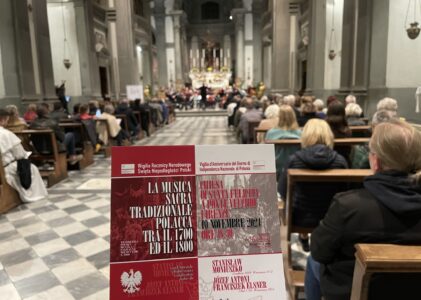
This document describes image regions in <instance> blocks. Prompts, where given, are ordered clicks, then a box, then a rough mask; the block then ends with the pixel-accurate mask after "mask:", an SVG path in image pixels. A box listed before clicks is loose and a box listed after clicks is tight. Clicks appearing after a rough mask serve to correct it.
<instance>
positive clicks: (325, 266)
mask: <svg viewBox="0 0 421 300" xmlns="http://www.w3.org/2000/svg"><path fill="white" fill-rule="evenodd" d="M357 243H391V244H417V245H421V188H420V187H415V186H413V185H412V183H411V182H410V181H409V180H408V177H407V174H404V173H398V172H393V171H392V172H391V171H389V172H383V173H378V174H376V175H374V176H369V177H367V178H366V179H365V180H364V189H358V190H352V191H348V192H345V193H340V194H338V195H336V196H335V197H334V200H333V202H332V205H331V207H330V208H329V211H328V212H327V214H326V216H325V218H324V219H323V220H322V221H321V222H320V225H319V227H317V228H316V229H315V230H314V231H313V234H312V236H311V254H312V256H313V258H314V259H315V260H316V261H318V262H320V263H321V264H322V266H321V288H322V293H323V294H324V296H325V297H326V299H329V300H330V299H335V300H341V299H349V298H350V293H351V287H352V278H353V272H354V263H355V257H354V253H355V248H354V245H355V244H357ZM403 278H404V277H402V276H398V277H397V278H395V282H396V280H402V279H403ZM392 286H393V287H394V288H395V290H396V289H397V290H399V291H401V290H400V289H399V288H396V287H397V286H399V285H398V283H397V282H396V285H395V284H393V285H392ZM416 288H417V289H418V294H417V296H419V295H420V292H421V291H420V286H419V285H417V286H416ZM385 290H386V289H385V288H384V287H383V288H382V289H381V291H383V292H384V291H385ZM392 292H393V291H392ZM386 293H387V292H386ZM389 293H390V292H389ZM414 297H415V294H414ZM398 298H400V299H409V298H405V297H402V298H401V297H398ZM375 299H391V296H390V294H389V295H383V296H377V297H375ZM394 299H397V298H394Z"/></svg>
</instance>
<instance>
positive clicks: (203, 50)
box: [202, 49, 205, 58]
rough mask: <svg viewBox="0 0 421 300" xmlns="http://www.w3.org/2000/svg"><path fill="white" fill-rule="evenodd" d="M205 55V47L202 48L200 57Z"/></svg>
mask: <svg viewBox="0 0 421 300" xmlns="http://www.w3.org/2000/svg"><path fill="white" fill-rule="evenodd" d="M203 57H205V49H202V58H203Z"/></svg>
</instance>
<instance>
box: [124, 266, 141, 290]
mask: <svg viewBox="0 0 421 300" xmlns="http://www.w3.org/2000/svg"><path fill="white" fill-rule="evenodd" d="M141 283H142V273H140V271H137V272H136V273H134V272H133V269H130V272H129V273H127V272H123V274H121V285H122V286H123V291H124V292H125V293H128V294H134V293H136V292H138V291H140V288H139V286H140V284H141Z"/></svg>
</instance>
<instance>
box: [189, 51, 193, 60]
mask: <svg viewBox="0 0 421 300" xmlns="http://www.w3.org/2000/svg"><path fill="white" fill-rule="evenodd" d="M190 59H193V49H190Z"/></svg>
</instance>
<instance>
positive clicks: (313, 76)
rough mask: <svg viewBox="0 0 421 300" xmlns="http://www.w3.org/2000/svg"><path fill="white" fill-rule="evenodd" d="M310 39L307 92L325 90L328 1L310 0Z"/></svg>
mask: <svg viewBox="0 0 421 300" xmlns="http://www.w3.org/2000/svg"><path fill="white" fill-rule="evenodd" d="M309 10H310V35H309V37H310V40H309V52H308V65H307V88H306V93H307V94H316V95H317V96H318V97H322V95H320V93H322V92H323V90H324V78H325V61H326V59H327V56H326V1H325V0H323V1H310V9H309Z"/></svg>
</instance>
